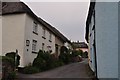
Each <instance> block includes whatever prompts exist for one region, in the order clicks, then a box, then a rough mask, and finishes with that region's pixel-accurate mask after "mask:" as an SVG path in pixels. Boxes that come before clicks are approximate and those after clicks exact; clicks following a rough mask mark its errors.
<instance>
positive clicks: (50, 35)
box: [49, 32, 52, 42]
mask: <svg viewBox="0 0 120 80" xmlns="http://www.w3.org/2000/svg"><path fill="white" fill-rule="evenodd" d="M49 41H50V42H52V33H51V32H49Z"/></svg>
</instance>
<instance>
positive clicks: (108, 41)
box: [86, 0, 120, 80]
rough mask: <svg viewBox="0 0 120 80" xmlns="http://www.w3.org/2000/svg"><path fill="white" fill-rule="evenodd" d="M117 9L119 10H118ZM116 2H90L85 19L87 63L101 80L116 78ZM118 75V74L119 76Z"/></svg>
mask: <svg viewBox="0 0 120 80" xmlns="http://www.w3.org/2000/svg"><path fill="white" fill-rule="evenodd" d="M118 9H119V10H118ZM119 12H120V5H119V3H118V2H97V0H96V2H91V3H90V7H89V12H88V17H87V21H86V40H87V42H88V45H89V65H90V68H91V69H92V70H93V72H95V74H96V77H97V78H99V79H100V80H102V79H103V78H104V79H105V78H109V79H110V80H113V78H114V79H115V80H117V79H118V76H119V75H118V48H119V47H118V23H119V22H118V21H119V20H118V15H119V14H118V13H119ZM119 77H120V76H119Z"/></svg>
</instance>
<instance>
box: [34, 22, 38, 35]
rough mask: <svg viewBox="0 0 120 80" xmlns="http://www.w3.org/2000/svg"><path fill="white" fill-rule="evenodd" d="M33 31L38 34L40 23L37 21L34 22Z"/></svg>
mask: <svg viewBox="0 0 120 80" xmlns="http://www.w3.org/2000/svg"><path fill="white" fill-rule="evenodd" d="M33 33H34V34H36V35H38V24H37V22H35V21H34V22H33Z"/></svg>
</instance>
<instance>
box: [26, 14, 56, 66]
mask: <svg viewBox="0 0 120 80" xmlns="http://www.w3.org/2000/svg"><path fill="white" fill-rule="evenodd" d="M25 19H26V21H25V23H26V25H25V40H24V42H25V41H26V40H30V45H29V46H26V43H24V46H25V48H24V52H25V53H24V58H25V59H26V60H25V62H24V63H25V65H27V64H29V63H32V62H33V60H34V58H36V56H37V54H35V53H32V41H33V40H36V41H37V50H36V52H38V51H39V50H40V49H41V50H42V43H44V45H45V46H44V50H45V51H48V48H47V46H51V49H52V53H54V52H55V36H54V34H52V40H51V41H52V42H49V31H48V30H47V29H45V30H46V32H45V33H46V34H45V35H46V36H45V38H46V39H44V38H42V34H43V33H42V32H43V30H42V27H44V26H43V25H41V24H40V23H39V22H38V35H36V34H34V33H33V22H34V21H35V19H33V18H32V17H30V16H29V15H27V14H26V18H25ZM27 49H28V51H27Z"/></svg>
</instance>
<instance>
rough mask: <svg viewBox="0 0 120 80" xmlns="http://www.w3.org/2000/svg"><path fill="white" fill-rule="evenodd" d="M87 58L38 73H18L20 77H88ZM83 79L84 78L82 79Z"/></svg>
mask: <svg viewBox="0 0 120 80" xmlns="http://www.w3.org/2000/svg"><path fill="white" fill-rule="evenodd" d="M87 64H88V63H87V59H84V60H83V61H82V62H77V63H71V64H68V65H65V66H62V67H58V68H55V69H52V70H49V71H45V72H41V73H36V74H20V73H18V78H21V79H20V80H22V78H29V79H30V78H31V79H34V78H38V79H39V78H87V80H91V79H89V78H90V77H91V76H89V75H88V74H87V73H88V72H87V69H86V66H87ZM81 80H82V79H81Z"/></svg>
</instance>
